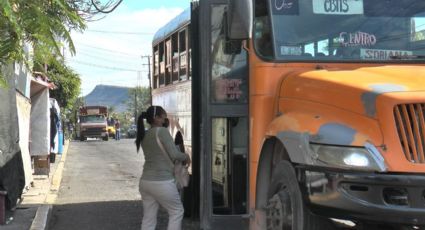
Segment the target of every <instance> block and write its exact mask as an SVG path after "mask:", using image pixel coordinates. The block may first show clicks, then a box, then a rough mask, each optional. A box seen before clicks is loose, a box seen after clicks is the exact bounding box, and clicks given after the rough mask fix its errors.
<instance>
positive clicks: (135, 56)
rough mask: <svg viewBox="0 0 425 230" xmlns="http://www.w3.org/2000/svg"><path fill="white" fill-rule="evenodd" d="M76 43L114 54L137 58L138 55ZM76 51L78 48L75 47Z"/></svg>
mask: <svg viewBox="0 0 425 230" xmlns="http://www.w3.org/2000/svg"><path fill="white" fill-rule="evenodd" d="M78 44H80V45H82V46H86V47H90V48H92V49H97V50H103V51H106V52H111V53H114V54H122V55H126V56H130V57H134V58H139V55H137V54H129V53H125V52H121V51H118V50H111V49H105V48H102V47H97V46H92V45H87V44H84V43H78ZM77 52H78V49H77Z"/></svg>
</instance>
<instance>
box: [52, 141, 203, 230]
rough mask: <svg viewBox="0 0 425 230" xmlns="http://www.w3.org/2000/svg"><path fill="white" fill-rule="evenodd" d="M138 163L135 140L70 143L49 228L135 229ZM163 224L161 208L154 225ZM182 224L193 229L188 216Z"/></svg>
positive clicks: (138, 209) (160, 226) (137, 221)
mask: <svg viewBox="0 0 425 230" xmlns="http://www.w3.org/2000/svg"><path fill="white" fill-rule="evenodd" d="M142 163H143V154H142V153H139V154H137V153H136V148H135V145H134V139H122V140H121V141H115V140H113V139H112V140H109V141H107V142H104V141H99V140H89V141H86V142H79V141H74V142H71V144H70V148H69V149H68V154H67V159H66V162H65V168H64V172H63V178H62V183H61V187H60V189H59V193H58V198H57V200H56V202H55V205H54V206H53V211H52V216H51V218H50V223H49V230H75V229H79V230H84V229H96V230H97V229H103V230H108V229H111V230H112V229H113V230H116V229H120V230H136V229H140V223H141V218H142V204H141V201H140V194H139V191H138V183H139V178H140V175H141V173H142ZM166 223H167V215H166V214H165V213H164V211H163V210H162V211H161V212H160V217H159V220H158V228H157V229H161V230H162V229H166ZM184 226H185V228H184V229H197V227H195V226H196V225H195V224H194V223H192V222H190V221H188V220H185V221H184ZM189 226H190V227H189Z"/></svg>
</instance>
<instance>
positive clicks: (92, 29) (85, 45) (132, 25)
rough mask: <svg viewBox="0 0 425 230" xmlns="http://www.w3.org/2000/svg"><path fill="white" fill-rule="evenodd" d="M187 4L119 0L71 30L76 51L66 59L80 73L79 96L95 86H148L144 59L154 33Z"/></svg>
mask: <svg viewBox="0 0 425 230" xmlns="http://www.w3.org/2000/svg"><path fill="white" fill-rule="evenodd" d="M189 6H190V0H123V2H122V3H121V4H120V5H119V6H118V8H117V9H116V10H115V11H113V12H112V13H110V14H106V17H105V18H103V19H102V20H99V21H95V22H88V23H87V29H86V30H85V31H84V32H83V33H77V32H72V39H73V41H74V44H75V47H76V54H75V55H74V56H71V55H70V54H69V53H67V54H66V55H65V59H66V62H67V63H68V65H69V66H71V68H72V69H73V70H74V71H75V72H77V73H78V74H79V75H80V78H81V82H82V83H81V96H85V95H87V94H89V93H90V92H91V91H92V90H93V89H94V88H95V86H96V85H100V84H103V85H115V86H125V87H135V86H146V87H147V86H148V85H149V81H148V66H147V64H148V59H147V58H146V57H142V56H148V55H152V49H151V44H152V38H153V36H154V34H155V32H156V31H157V30H158V29H159V28H161V27H162V26H164V25H165V24H167V22H168V21H169V20H171V19H173V18H174V17H175V16H177V15H178V14H180V13H181V12H182V11H183V10H184V9H186V8H188V7H189Z"/></svg>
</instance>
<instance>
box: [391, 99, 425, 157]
mask: <svg viewBox="0 0 425 230" xmlns="http://www.w3.org/2000/svg"><path fill="white" fill-rule="evenodd" d="M424 114H425V104H424V103H422V104H402V105H397V106H395V108H394V116H395V122H396V125H397V132H398V136H399V138H400V142H401V147H402V148H403V152H404V155H405V157H406V159H407V160H408V161H410V162H412V163H422V164H423V163H425V148H424V145H425V117H424Z"/></svg>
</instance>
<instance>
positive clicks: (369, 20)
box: [254, 0, 425, 62]
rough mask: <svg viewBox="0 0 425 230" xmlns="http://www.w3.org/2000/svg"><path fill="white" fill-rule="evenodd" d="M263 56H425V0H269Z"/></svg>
mask: <svg viewBox="0 0 425 230" xmlns="http://www.w3.org/2000/svg"><path fill="white" fill-rule="evenodd" d="M268 4H269V5H268V9H269V15H270V18H267V17H256V20H255V33H254V38H255V39H256V41H255V44H256V48H257V50H258V52H259V53H260V55H262V56H264V57H268V58H274V59H277V60H282V61H291V60H294V61H296V60H300V61H303V60H314V61H322V60H323V61H324V60H332V61H339V60H341V61H344V60H346V61H372V62H379V61H390V60H400V59H401V60H414V61H417V60H424V57H425V1H424V0H386V1H382V0H268Z"/></svg>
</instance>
